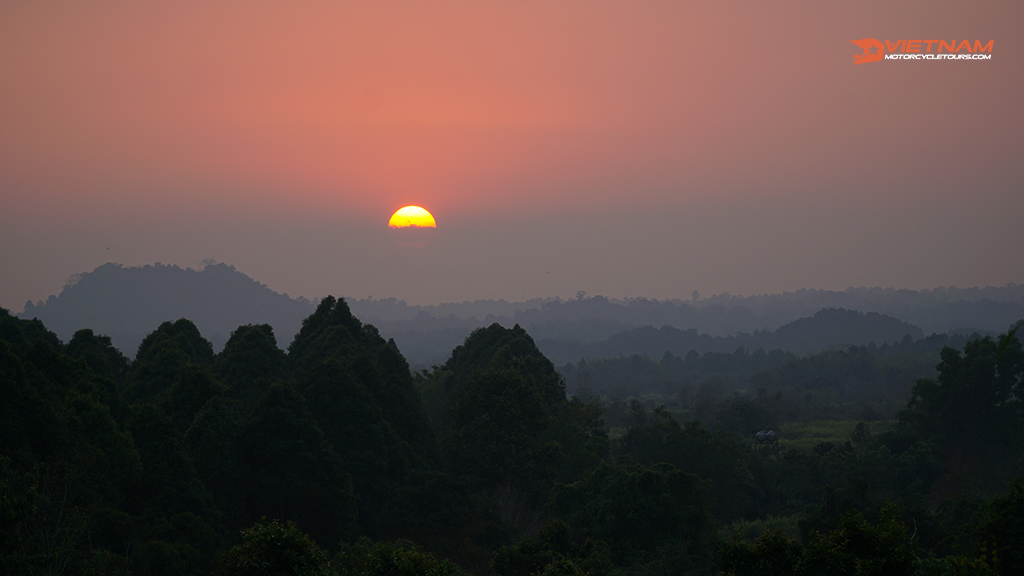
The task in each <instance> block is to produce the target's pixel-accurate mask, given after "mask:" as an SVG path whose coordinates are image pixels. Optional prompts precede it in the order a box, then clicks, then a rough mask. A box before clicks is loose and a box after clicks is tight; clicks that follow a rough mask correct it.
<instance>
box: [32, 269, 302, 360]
mask: <svg viewBox="0 0 1024 576" xmlns="http://www.w3.org/2000/svg"><path fill="white" fill-rule="evenodd" d="M312 311H313V303H312V302H309V301H306V300H304V299H299V300H296V299H293V298H290V297H289V296H288V295H287V294H278V293H277V292H274V291H273V290H271V289H270V288H268V287H267V286H266V285H264V284H260V283H259V282H257V281H255V280H253V279H252V278H250V277H248V276H246V275H245V274H242V273H241V272H239V271H238V270H235V268H234V267H233V266H229V265H227V264H210V265H207V266H205V267H203V268H201V269H199V270H193V269H192V268H185V269H181V268H179V267H177V266H165V265H162V264H160V263H157V264H155V265H152V266H138V267H125V266H122V265H120V264H104V265H103V266H100V267H99V268H96V269H95V270H93V271H92V272H87V273H85V274H80V275H77V276H75V277H73V278H72V280H71V281H69V282H68V284H67V285H66V286H65V287H64V289H63V290H62V291H61V293H60V295H59V296H50V298H48V299H47V300H46V301H45V302H38V303H36V304H33V303H31V302H29V303H27V304H26V305H25V311H24V312H22V313H21V314H19V315H18V316H19V317H21V318H38V319H40V320H42V321H43V322H44V323H45V324H46V326H47V327H49V328H50V329H51V330H53V331H54V332H55V333H56V334H57V336H59V337H60V338H61V339H62V340H64V341H67V340H69V339H70V338H71V336H72V335H73V334H74V332H75V331H76V330H79V329H82V328H91V329H93V330H94V331H95V332H96V333H98V334H105V335H107V336H110V339H111V342H112V343H113V344H114V346H116V347H117V348H118V349H120V350H121V352H122V353H124V354H125V355H126V356H128V357H133V356H134V355H135V353H136V351H137V350H138V346H139V343H140V342H142V339H143V337H144V336H145V335H146V334H149V333H150V332H152V331H153V330H155V329H156V328H157V327H158V326H159V325H160V323H161V322H165V321H168V320H177V319H179V318H188V319H189V320H192V321H193V322H194V323H195V324H196V326H197V327H198V328H199V330H200V331H201V332H202V333H203V334H204V335H206V336H207V338H209V339H210V341H211V342H212V343H213V345H214V349H215V350H220V349H221V348H222V347H223V346H224V343H225V342H226V341H227V339H228V336H230V334H231V332H232V331H234V330H235V329H236V328H238V327H239V326H242V325H244V324H270V325H271V326H273V327H274V333H275V334H276V335H277V338H278V345H279V346H281V347H282V348H283V347H285V346H287V345H288V343H289V342H291V339H292V337H293V336H294V335H295V334H296V333H297V332H298V331H299V327H300V326H301V324H302V319H303V318H305V317H306V316H308V315H309V314H310V313H311V312H312Z"/></svg>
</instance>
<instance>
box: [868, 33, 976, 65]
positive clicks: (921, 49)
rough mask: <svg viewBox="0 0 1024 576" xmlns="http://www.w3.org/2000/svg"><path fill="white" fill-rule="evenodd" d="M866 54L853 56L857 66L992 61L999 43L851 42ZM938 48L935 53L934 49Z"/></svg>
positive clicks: (967, 41) (928, 41)
mask: <svg viewBox="0 0 1024 576" xmlns="http://www.w3.org/2000/svg"><path fill="white" fill-rule="evenodd" d="M850 42H853V43H854V44H856V45H857V47H858V48H860V49H861V50H863V51H864V52H862V53H860V54H854V55H853V63H854V64H855V65H856V64H867V63H868V62H878V61H879V60H991V59H992V46H993V44H995V40H989V41H988V42H987V43H985V44H982V43H981V40H975V41H974V43H973V44H971V41H970V40H961V41H960V43H959V44H957V41H956V40H950V41H949V42H946V41H945V40H886V41H885V42H882V41H881V40H876V39H874V38H861V39H860V40H850ZM933 47H934V48H935V51H934V53H933V52H932V48H933Z"/></svg>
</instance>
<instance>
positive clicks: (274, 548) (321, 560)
mask: <svg viewBox="0 0 1024 576" xmlns="http://www.w3.org/2000/svg"><path fill="white" fill-rule="evenodd" d="M216 573H217V574H219V575H222V576H279V575H282V574H290V575H295V576H329V575H330V574H331V570H330V563H329V562H328V561H327V554H326V553H325V552H324V551H323V550H321V549H320V547H319V546H317V544H316V542H314V541H313V539H312V538H310V537H309V536H308V535H307V534H305V533H304V532H303V531H302V530H299V528H298V526H296V525H295V524H294V523H293V522H286V523H284V524H282V523H281V522H280V521H278V520H271V521H267V519H266V518H263V519H261V520H260V521H259V522H257V523H256V524H254V525H252V526H251V527H249V528H246V529H245V530H242V543H241V544H238V545H237V546H233V547H231V549H230V550H228V551H227V552H226V553H225V554H224V555H223V556H222V557H221V561H220V565H219V566H218V567H217V571H216Z"/></svg>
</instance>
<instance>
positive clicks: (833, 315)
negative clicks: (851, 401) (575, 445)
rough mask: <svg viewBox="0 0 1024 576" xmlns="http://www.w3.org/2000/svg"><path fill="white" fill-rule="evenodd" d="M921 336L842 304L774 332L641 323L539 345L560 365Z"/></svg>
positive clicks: (804, 349) (803, 350) (805, 349)
mask: <svg viewBox="0 0 1024 576" xmlns="http://www.w3.org/2000/svg"><path fill="white" fill-rule="evenodd" d="M923 337H924V331H922V330H921V329H920V328H918V327H917V326H914V325H912V324H908V323H906V322H903V321H902V320H899V319H897V318H893V317H891V316H886V315H884V314H878V313H877V312H868V313H866V314H865V313H863V312H857V311H855V310H845V309H842V308H825V309H822V310H819V311H818V313H817V314H815V315H814V316H811V317H807V318H800V319H797V320H794V321H793V322H790V323H789V324H786V325H785V326H782V327H780V328H779V329H778V330H775V331H774V332H770V331H767V330H759V331H755V332H754V333H753V334H747V333H744V332H739V333H737V334H734V335H732V336H710V335H708V334H701V333H699V332H698V331H697V330H695V329H692V328H691V329H689V330H681V329H679V328H675V327H672V326H662V327H661V328H654V327H653V326H643V327H640V328H634V329H632V330H629V331H626V332H620V333H618V334H615V335H614V336H612V337H610V338H608V339H607V340H601V341H599V342H590V343H579V342H568V341H564V340H563V341H558V340H552V339H544V340H541V341H540V342H539V343H538V346H539V347H540V349H541V351H542V352H544V355H545V356H547V357H548V358H550V359H551V361H552V362H554V363H555V365H556V366H561V365H562V364H564V363H566V362H575V361H577V360H579V359H580V358H590V359H598V358H614V357H616V356H631V355H633V354H639V355H641V356H644V355H646V356H648V357H651V358H660V357H661V356H662V355H663V354H664V353H665V352H666V351H668V352H670V353H672V354H674V355H677V356H684V355H686V354H687V353H689V352H690V351H691V350H693V351H696V352H697V353H698V354H703V353H705V352H733V351H735V350H736V349H737V348H744V349H746V350H757V349H759V348H760V349H763V350H766V351H767V350H775V349H779V350H784V351H786V352H795V353H797V354H814V353H817V352H820V351H822V350H825V349H827V348H832V347H837V346H850V345H858V346H863V345H867V344H870V343H872V342H873V343H875V344H878V345H881V344H885V343H893V342H899V341H902V340H903V339H905V338H910V339H911V340H912V341H913V340H920V339H921V338H923Z"/></svg>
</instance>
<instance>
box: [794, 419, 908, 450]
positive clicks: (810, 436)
mask: <svg viewBox="0 0 1024 576" xmlns="http://www.w3.org/2000/svg"><path fill="white" fill-rule="evenodd" d="M858 422H860V420H815V421H811V422H785V423H783V424H780V425H779V427H778V429H777V430H776V432H777V433H778V435H779V447H780V448H788V449H796V450H810V449H812V448H814V447H815V446H816V445H818V443H819V442H835V443H836V444H842V443H843V442H846V441H847V440H849V439H850V433H851V432H853V429H854V428H856V427H857V423H858ZM866 424H867V425H868V427H869V428H870V429H871V433H872V434H880V433H882V432H885V431H887V430H891V429H892V428H893V427H894V426H895V425H896V421H895V420H880V421H875V422H866Z"/></svg>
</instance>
